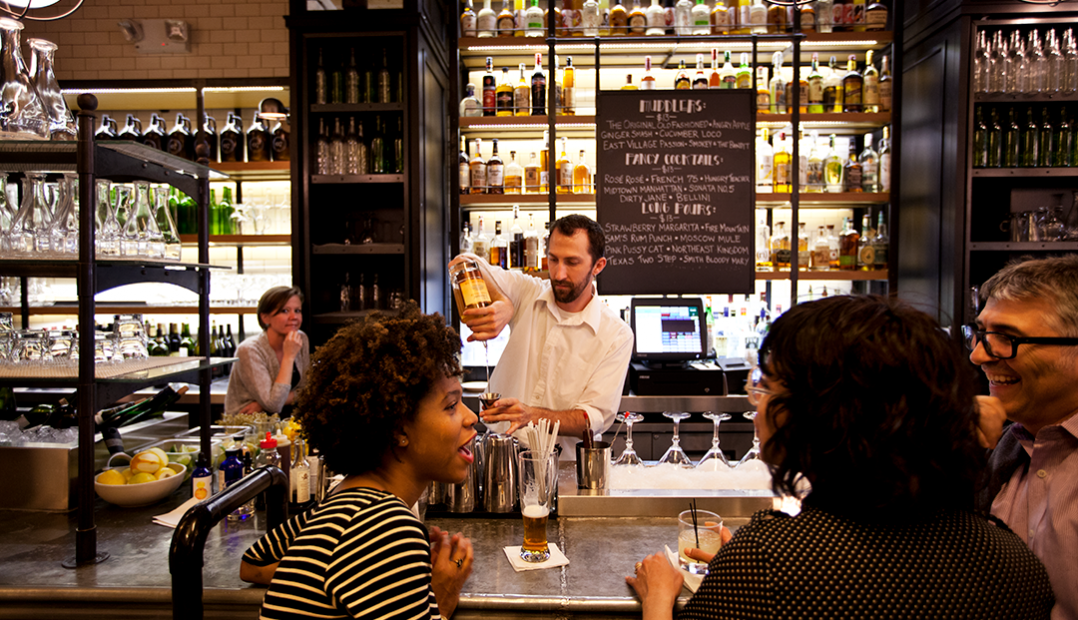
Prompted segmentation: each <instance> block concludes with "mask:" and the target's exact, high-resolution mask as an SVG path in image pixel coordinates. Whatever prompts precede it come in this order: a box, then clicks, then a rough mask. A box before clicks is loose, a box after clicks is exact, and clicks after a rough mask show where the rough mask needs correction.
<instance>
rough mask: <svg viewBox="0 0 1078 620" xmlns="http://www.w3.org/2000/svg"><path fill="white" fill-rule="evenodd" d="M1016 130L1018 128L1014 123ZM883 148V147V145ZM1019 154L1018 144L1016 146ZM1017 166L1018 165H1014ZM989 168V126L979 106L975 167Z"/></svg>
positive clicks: (974, 116) (977, 108)
mask: <svg viewBox="0 0 1078 620" xmlns="http://www.w3.org/2000/svg"><path fill="white" fill-rule="evenodd" d="M1011 120H1012V121H1013V120H1014V108H1011ZM1014 126H1015V128H1017V127H1018V125H1017V123H1014ZM881 148H882V145H881ZM1015 152H1016V154H1017V144H1016V145H1015ZM1012 165H1017V164H1012ZM987 166H988V126H987V125H985V123H984V114H982V106H977V107H976V109H975V110H974V111H973V167H974V168H985V167H987Z"/></svg>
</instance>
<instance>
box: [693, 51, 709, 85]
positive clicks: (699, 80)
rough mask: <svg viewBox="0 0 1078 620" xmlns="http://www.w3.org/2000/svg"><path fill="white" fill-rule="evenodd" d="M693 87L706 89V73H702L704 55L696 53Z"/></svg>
mask: <svg viewBox="0 0 1078 620" xmlns="http://www.w3.org/2000/svg"><path fill="white" fill-rule="evenodd" d="M692 87H693V89H697V88H700V89H706V88H707V87H708V79H707V74H705V73H704V55H703V54H697V55H696V76H695V77H694V78H693V79H692Z"/></svg>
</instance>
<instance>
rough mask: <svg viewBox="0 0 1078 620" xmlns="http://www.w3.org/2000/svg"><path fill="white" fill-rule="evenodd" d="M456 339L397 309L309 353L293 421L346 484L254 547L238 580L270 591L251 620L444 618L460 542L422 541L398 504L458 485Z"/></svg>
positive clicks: (463, 563) (461, 560)
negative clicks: (435, 485) (433, 487)
mask: <svg viewBox="0 0 1078 620" xmlns="http://www.w3.org/2000/svg"><path fill="white" fill-rule="evenodd" d="M459 352H460V338H459V337H458V336H457V334H456V332H454V331H453V329H452V328H449V327H447V326H446V325H445V320H444V319H443V318H442V317H441V316H440V315H438V314H433V315H424V314H422V313H420V312H419V310H418V308H417V307H416V305H415V303H414V302H409V303H408V304H407V307H406V308H405V309H404V310H402V311H401V313H400V314H399V316H396V317H389V316H384V315H380V314H375V315H372V316H371V317H368V318H366V319H365V320H363V321H361V322H357V323H353V324H351V325H348V326H347V327H345V328H343V329H341V330H340V331H339V332H337V334H336V335H335V336H334V337H333V338H332V339H330V341H329V342H328V343H326V344H325V345H323V346H322V347H321V348H320V349H319V350H318V351H317V352H316V354H315V355H314V359H313V363H312V365H311V371H310V374H309V379H308V383H307V387H306V388H305V389H304V390H302V391H301V392H300V394H299V398H298V399H297V403H296V417H297V419H298V420H299V421H300V422H301V423H302V425H303V433H304V434H305V435H306V437H307V439H308V441H309V443H310V445H311V447H313V448H317V449H318V451H319V453H320V454H321V455H322V458H323V459H324V460H325V463H326V466H327V467H328V468H329V469H331V470H333V471H334V472H336V473H338V474H344V475H345V476H346V478H345V479H344V481H343V482H342V483H341V484H340V485H338V486H337V487H336V488H335V489H334V491H333V492H332V493H331V494H330V495H329V496H327V497H326V498H325V499H324V500H323V501H322V502H321V503H320V504H318V505H317V506H315V507H314V508H312V509H310V510H308V511H307V512H304V513H303V514H300V515H297V516H295V517H293V518H292V519H290V520H289V521H287V522H286V523H284V524H282V525H281V526H280V527H278V528H276V529H275V530H274V531H272V532H269V533H268V534H266V535H265V536H264V537H262V538H261V539H260V540H259V541H258V542H256V543H255V544H254V545H253V546H252V547H251V548H250V549H248V550H247V553H246V554H245V555H244V557H243V563H242V564H241V567H240V577H241V578H242V579H243V580H244V581H250V582H254V583H268V584H269V590H268V591H267V592H266V596H265V598H264V600H263V602H262V612H261V617H262V618H291V617H299V616H302V617H304V618H351V617H355V618H371V619H375V618H424V617H426V618H432V619H434V620H437V619H438V618H439V616H441V617H445V618H448V617H450V616H451V615H452V614H453V611H454V609H456V606H457V602H458V600H459V599H460V589H461V586H463V584H464V581H465V580H466V579H467V578H468V575H469V574H470V573H471V570H472V545H471V542H470V541H469V540H468V539H467V538H464V537H463V536H462V535H461V534H459V533H458V534H456V535H454V536H453V537H449V536H448V535H447V534H446V533H444V532H442V531H440V530H439V529H438V528H432V530H431V532H430V534H429V540H428V535H427V532H426V531H425V530H424V527H423V524H422V523H420V522H419V520H418V519H416V518H415V516H414V515H413V514H412V512H411V510H410V509H409V506H412V505H413V504H415V503H416V501H418V499H419V496H420V494H421V493H422V492H423V489H424V488H426V487H427V485H429V484H430V483H431V482H432V481H437V482H447V483H459V482H461V481H462V480H464V477H465V475H466V474H467V472H468V467H469V466H470V465H471V463H472V460H473V456H472V453H471V452H470V451H469V449H468V445H469V443H470V442H471V440H472V438H473V437H475V435H476V432H475V430H473V428H472V426H473V425H474V424H475V423H476V421H477V419H478V418H477V417H476V415H475V414H474V413H472V412H471V411H470V410H469V409H468V408H467V407H465V406H464V404H463V403H462V402H461V396H462V391H461V386H460V380H459V377H460V375H461V374H462V369H461V367H460V362H459V359H458V354H459Z"/></svg>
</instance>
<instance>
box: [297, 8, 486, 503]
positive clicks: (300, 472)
mask: <svg viewBox="0 0 1078 620" xmlns="http://www.w3.org/2000/svg"><path fill="white" fill-rule="evenodd" d="M488 1H489V0H488ZM288 479H289V481H290V484H291V486H292V491H291V503H290V504H289V512H290V513H292V514H298V513H300V512H303V510H302V508H301V507H303V505H304V504H306V503H308V502H309V501H311V464H310V462H309V461H308V460H307V444H306V443H305V442H304V441H303V439H302V438H300V437H297V438H296V440H295V441H294V442H293V443H292V462H291V468H290V471H289V473H288ZM297 508H299V509H297Z"/></svg>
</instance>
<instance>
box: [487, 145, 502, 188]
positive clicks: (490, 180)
mask: <svg viewBox="0 0 1078 620" xmlns="http://www.w3.org/2000/svg"><path fill="white" fill-rule="evenodd" d="M491 142H492V143H493V144H494V146H493V150H492V152H491V154H490V159H488V160H487V191H486V193H488V194H504V193H505V176H504V174H505V169H504V166H503V162H502V158H501V156H499V155H498V139H497V138H494V139H493V140H492V141H491Z"/></svg>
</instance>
